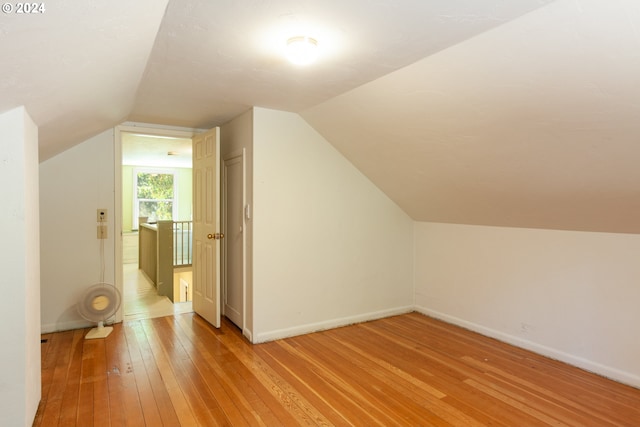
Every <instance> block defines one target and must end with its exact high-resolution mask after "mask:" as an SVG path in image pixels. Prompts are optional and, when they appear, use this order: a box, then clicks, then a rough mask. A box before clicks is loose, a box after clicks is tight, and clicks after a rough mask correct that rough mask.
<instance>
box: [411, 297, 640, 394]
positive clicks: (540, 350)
mask: <svg viewBox="0 0 640 427" xmlns="http://www.w3.org/2000/svg"><path fill="white" fill-rule="evenodd" d="M415 311H417V312H419V313H422V314H424V315H426V316H429V317H433V318H435V319H439V320H442V321H444V322H447V323H451V324H453V325H457V326H460V327H462V328H465V329H468V330H470V331H474V332H477V333H479V334H481V335H485V336H488V337H491V338H495V339H497V340H499V341H502V342H505V343H507V344H511V345H514V346H516V347H520V348H524V349H525V350H529V351H532V352H534V353H537V354H540V355H542V356H546V357H549V358H551V359H554V360H559V361H561V362H565V363H568V364H570V365H573V366H576V367H578V368H580V369H584V370H585V371H589V372H592V373H594V374H598V375H601V376H603V377H606V378H609V379H612V380H614V381H618V382H621V383H623V384H627V385H630V386H632V387H636V388H640V377H639V376H638V375H634V374H631V373H629V372H625V371H621V370H619V369H616V368H612V367H610V366H606V365H602V364H600V363H596V362H593V361H591V360H588V359H584V358H582V357H578V356H574V355H572V354H569V353H565V352H563V351H561V350H557V349H555V348H551V347H547V346H545V345H542V344H538V343H535V342H533V341H528V340H525V339H522V338H520V337H516V336H513V335H509V334H506V333H504V332H500V331H497V330H495V329H491V328H487V327H485V326H482V325H479V324H477V323H473V322H469V321H466V320H462V319H459V318H457V317H454V316H450V315H448V314H444V313H440V312H438V311H435V310H431V309H428V308H424V307H418V306H416V307H415Z"/></svg>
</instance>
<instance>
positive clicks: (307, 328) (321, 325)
mask: <svg viewBox="0 0 640 427" xmlns="http://www.w3.org/2000/svg"><path fill="white" fill-rule="evenodd" d="M412 311H414V308H413V306H405V307H397V308H393V309H389V310H382V311H375V312H371V313H364V314H359V315H356V316H348V317H341V318H338V319H331V320H326V321H322V322H317V323H308V324H306V325H299V326H293V327H291V328H285V329H278V330H275V331H269V332H261V333H259V334H256V335H255V341H253V343H254V344H258V343H261V342H267V341H274V340H277V339H281V338H288V337H293V336H296V335H304V334H309V333H312V332H318V331H324V330H326V329H332V328H339V327H341V326H347V325H352V324H354V323H362V322H368V321H370V320H376V319H382V318H384V317H389V316H395V315H398V314H405V313H410V312H412Z"/></svg>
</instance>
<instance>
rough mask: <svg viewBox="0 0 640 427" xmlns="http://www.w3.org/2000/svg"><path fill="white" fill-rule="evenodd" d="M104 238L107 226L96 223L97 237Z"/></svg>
mask: <svg viewBox="0 0 640 427" xmlns="http://www.w3.org/2000/svg"><path fill="white" fill-rule="evenodd" d="M106 238H107V226H106V225H98V239H106Z"/></svg>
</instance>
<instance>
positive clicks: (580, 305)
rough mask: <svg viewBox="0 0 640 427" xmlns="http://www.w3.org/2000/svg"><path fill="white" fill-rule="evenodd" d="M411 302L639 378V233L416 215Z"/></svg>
mask: <svg viewBox="0 0 640 427" xmlns="http://www.w3.org/2000/svg"><path fill="white" fill-rule="evenodd" d="M415 239H416V250H415V253H416V255H415V265H416V278H415V286H416V307H417V308H418V309H419V310H420V311H422V312H424V313H427V314H429V315H433V316H435V317H439V318H442V319H444V320H446V321H449V322H452V323H456V324H460V325H462V326H465V327H468V328H470V329H473V330H476V331H479V332H481V333H483V334H486V335H490V336H494V337H497V338H499V339H501V340H504V341H507V342H510V343H513V344H515V345H518V346H521V347H524V348H528V349H531V350H533V351H536V352H538V353H541V354H545V355H547V356H550V357H553V358H556V359H560V360H563V361H565V362H568V363H571V364H573V365H576V366H580V367H582V368H585V369H587V370H591V371H594V372H598V373H600V374H602V375H605V376H608V377H611V378H614V379H617V380H619V381H622V382H626V383H629V384H632V385H635V386H636V387H638V386H640V357H638V355H640V340H638V339H636V337H639V336H640V310H638V301H640V286H639V285H638V284H639V283H640V262H638V254H640V236H639V235H632V234H611V233H588V232H572V231H554V230H534V229H522V228H501V227H483V226H470V225H452V224H434V223H416V237H415Z"/></svg>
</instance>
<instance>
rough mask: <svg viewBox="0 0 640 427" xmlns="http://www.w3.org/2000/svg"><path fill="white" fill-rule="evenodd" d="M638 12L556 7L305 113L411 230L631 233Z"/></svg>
mask: <svg viewBox="0 0 640 427" xmlns="http://www.w3.org/2000/svg"><path fill="white" fill-rule="evenodd" d="M639 76H640V4H639V3H638V2H634V1H611V2H609V1H607V2H603V1H597V0H595V1H560V2H556V3H554V4H551V5H549V6H548V7H545V8H541V9H538V10H536V11H533V12H531V13H530V14H528V15H525V16H523V17H521V18H519V19H517V20H514V21H512V22H509V23H506V24H504V25H502V26H500V27H498V28H496V29H494V30H491V31H487V32H485V33H483V34H481V35H479V36H477V37H475V38H472V39H469V40H467V41H465V42H464V43H460V44H458V45H456V46H452V47H451V48H449V49H446V50H443V51H441V52H438V53H436V54H434V55H432V56H429V57H427V58H424V59H422V60H420V61H418V62H416V63H415V64H412V65H410V66H407V67H405V68H403V69H401V70H398V71H396V72H393V73H390V74H388V75H386V76H384V77H381V78H380V79H377V80H376V81H373V82H371V83H368V84H365V85H363V86H361V87H359V88H356V89H354V90H352V91H349V92H347V93H345V94H342V95H340V96H337V97H334V98H333V99H330V100H328V101H326V102H324V103H322V104H320V105H317V106H314V107H312V108H310V109H308V110H306V111H304V112H303V113H302V116H303V117H304V118H305V119H306V120H307V121H308V122H309V123H311V124H312V125H313V126H314V127H315V128H316V129H318V130H319V131H320V132H321V133H322V134H323V135H324V136H325V137H326V138H327V139H328V140H330V141H331V142H332V143H333V144H334V145H335V146H336V147H337V148H338V149H339V150H340V151H342V152H343V153H344V155H345V156H346V157H348V158H349V159H350V160H351V161H352V162H353V163H354V164H355V165H356V166H357V167H358V168H359V169H360V170H361V171H362V172H363V173H364V174H365V175H367V176H368V177H369V178H370V179H372V180H373V181H374V182H375V183H376V184H377V185H378V186H379V187H380V188H381V189H382V190H383V191H385V192H386V193H387V194H388V195H389V196H390V197H391V198H392V199H394V200H395V201H396V202H397V203H398V204H399V205H400V206H402V207H403V208H404V209H405V210H406V212H407V213H408V214H409V215H411V216H412V217H413V218H414V219H417V220H423V221H435V222H453V223H463V224H486V225H500V226H519V227H533V228H549V229H566V230H592V231H609V232H631V233H638V232H640V167H638V161H639V160H640V80H639Z"/></svg>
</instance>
